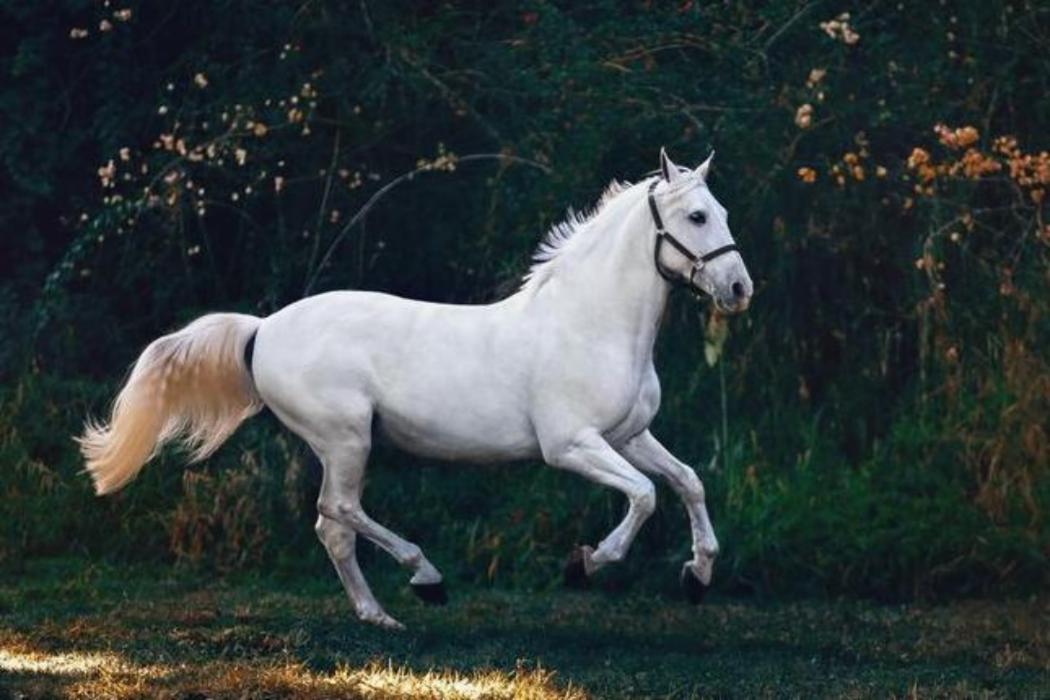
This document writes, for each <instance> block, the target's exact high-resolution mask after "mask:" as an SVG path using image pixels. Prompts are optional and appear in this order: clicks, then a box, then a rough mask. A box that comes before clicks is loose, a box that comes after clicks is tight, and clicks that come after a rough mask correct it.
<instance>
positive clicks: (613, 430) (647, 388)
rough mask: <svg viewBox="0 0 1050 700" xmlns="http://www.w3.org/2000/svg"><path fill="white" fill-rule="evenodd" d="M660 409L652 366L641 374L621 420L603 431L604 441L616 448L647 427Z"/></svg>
mask: <svg viewBox="0 0 1050 700" xmlns="http://www.w3.org/2000/svg"><path fill="white" fill-rule="evenodd" d="M659 408H660V381H659V379H657V377H656V372H655V370H653V368H652V366H651V365H650V367H649V368H648V369H647V371H646V372H645V373H644V374H643V376H642V378H641V381H640V382H639V383H638V386H637V390H636V391H635V392H634V397H633V400H632V401H631V402H630V404H629V406H628V407H627V408H626V410H625V411H624V412H623V414H622V418H620V420H618V421H616V422H615V423H613V424H612V425H610V426H609V427H608V428H606V429H605V430H604V431H603V434H604V436H605V438H606V440H608V441H609V443H610V444H612V445H614V446H618V445H620V444H622V443H624V442H626V441H627V440H629V439H631V438H632V437H634V436H635V435H637V434H638V433H640V432H642V431H643V430H645V429H646V428H648V427H649V424H650V423H652V421H653V418H654V417H655V416H656V412H657V411H658V410H659Z"/></svg>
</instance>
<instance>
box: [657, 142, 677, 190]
mask: <svg viewBox="0 0 1050 700" xmlns="http://www.w3.org/2000/svg"><path fill="white" fill-rule="evenodd" d="M660 175H661V176H662V177H663V179H665V180H667V181H668V182H674V181H675V180H677V179H678V178H679V177H680V176H681V173H679V172H678V166H677V165H675V164H674V163H672V162H671V157H670V156H668V155H667V149H666V148H661V149H660Z"/></svg>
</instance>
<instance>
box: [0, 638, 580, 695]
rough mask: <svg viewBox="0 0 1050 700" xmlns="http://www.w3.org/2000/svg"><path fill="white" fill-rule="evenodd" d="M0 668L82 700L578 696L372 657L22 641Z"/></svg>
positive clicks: (25, 684) (539, 679) (509, 678)
mask: <svg viewBox="0 0 1050 700" xmlns="http://www.w3.org/2000/svg"><path fill="white" fill-rule="evenodd" d="M0 673H2V674H3V675H4V676H7V677H12V676H14V677H20V682H19V683H18V687H19V693H20V694H22V696H23V697H27V698H31V697H37V696H38V695H47V696H51V695H53V694H57V695H58V696H59V697H65V698H71V699H77V700H80V699H83V700H95V699H96V698H111V699H113V700H133V699H139V698H186V697H200V698H209V699H214V700H221V699H223V698H246V697H250V698H301V699H302V700H314V699H317V700H321V699H322V698H335V697H338V698H367V699H369V700H387V699H393V698H413V699H415V698H419V699H423V698H442V699H450V700H489V699H491V700H502V699H503V698H507V699H508V700H509V699H514V700H583V699H584V698H586V697H587V695H586V694H585V693H583V692H582V691H580V690H578V689H574V688H571V687H567V688H559V687H558V686H557V685H555V683H554V682H553V678H554V674H553V673H552V672H550V671H546V670H543V669H526V668H519V669H517V670H515V671H511V672H504V671H497V670H477V671H471V672H470V673H458V672H454V671H447V670H431V671H424V672H417V671H413V670H411V669H408V668H405V667H396V666H393V665H389V664H388V665H383V664H380V663H378V662H372V663H369V664H366V665H365V666H363V667H361V668H352V667H350V666H340V667H339V668H337V669H336V670H335V671H332V672H330V673H322V672H317V671H311V670H310V669H308V668H307V667H306V666H305V664H302V663H289V662H276V663H275V662H272V661H261V662H255V663H253V662H247V661H243V660H235V661H214V662H209V663H205V664H185V663H182V664H177V665H143V664H135V663H132V662H130V661H128V660H127V659H125V658H123V657H122V656H120V655H118V654H114V653H108V652H107V653H92V652H85V653H79V652H60V653H48V652H41V651H35V650H33V649H31V648H29V647H28V646H27V645H26V644H25V643H24V642H23V643H19V642H5V643H4V644H3V646H0Z"/></svg>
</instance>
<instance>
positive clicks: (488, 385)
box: [79, 151, 753, 628]
mask: <svg viewBox="0 0 1050 700" xmlns="http://www.w3.org/2000/svg"><path fill="white" fill-rule="evenodd" d="M710 164H711V158H710V157H709V158H708V159H707V160H706V161H704V163H703V164H701V165H700V166H699V167H698V168H696V169H695V170H690V169H684V168H679V167H678V166H676V165H675V164H674V163H672V162H671V160H670V158H668V156H667V154H666V153H665V152H664V151H661V153H660V170H659V172H658V174H656V175H654V176H652V177H649V178H646V179H645V180H643V181H642V182H640V183H638V184H634V185H629V184H621V183H618V182H613V183H612V184H611V185H610V186H609V187H608V188H607V189H606V191H605V193H604V194H603V196H602V197H601V199H600V201H599V202H598V204H597V205H596V206H595V207H594V209H593V211H591V212H590V213H589V214H586V215H581V214H575V213H572V212H571V211H570V213H569V216H568V218H567V219H566V220H565V221H564V222H563V223H560V224H558V225H556V226H554V227H553V228H552V229H551V230H550V232H549V233H548V234H547V236H546V237H545V238H544V240H543V242H542V243H541V244H540V246H539V248H538V250H537V252H536V254H535V259H534V264H533V265H532V267H531V268H530V269H529V271H528V274H527V275H526V276H525V279H524V282H523V283H522V285H521V287H520V289H519V290H518V291H517V292H516V293H515V294H512V295H511V296H509V297H507V298H505V299H503V300H501V301H498V302H496V303H493V304H487V305H478V306H459V305H448V304H433V303H424V302H419V301H412V300H408V299H402V298H398V297H395V296H390V295H387V294H378V293H373V292H359V291H340V292H329V293H327V294H319V295H317V296H312V297H308V298H305V299H302V300H300V301H298V302H295V303H294V304H291V305H289V306H287V307H285V308H283V309H281V310H280V311H278V312H276V313H274V314H273V315H271V316H268V317H266V318H257V317H255V316H249V315H244V314H221V313H220V314H209V315H206V316H203V317H201V318H199V319H197V320H196V321H194V322H192V323H190V324H189V325H188V326H186V327H185V328H182V329H181V330H178V331H176V332H174V333H171V334H170V335H166V336H164V337H162V338H159V339H157V340H155V341H154V342H153V343H151V344H150V345H149V346H148V347H147V348H146V349H145V351H143V353H142V355H141V356H140V357H139V358H138V360H137V362H136V363H135V365H134V368H133V369H132V371H131V375H130V377H129V378H128V381H127V383H126V384H125V386H124V387H123V389H122V390H121V391H120V393H119V395H118V396H117V399H116V401H115V403H114V406H113V409H112V414H111V416H110V418H109V421H108V423H106V424H104V425H98V424H95V423H92V422H90V421H89V422H88V424H87V426H86V428H85V431H84V434H83V435H82V436H81V437H80V438H79V442H80V445H81V450H82V452H83V455H84V457H85V460H86V463H87V471H88V472H89V473H90V475H91V477H92V479H93V480H94V485H95V490H96V492H97V493H99V494H106V493H110V492H113V491H115V490H117V489H119V488H121V487H122V486H124V485H125V484H126V483H128V482H129V481H130V480H131V479H133V478H134V477H135V475H136V474H137V473H138V471H139V470H140V469H141V468H142V466H143V465H144V464H145V462H146V461H148V460H149V459H150V457H152V456H153V455H154V454H155V452H156V451H157V449H159V447H160V446H161V445H163V444H164V443H165V442H167V441H169V440H178V441H180V442H182V443H183V444H184V445H186V446H188V447H189V448H190V449H191V450H192V457H193V459H203V458H205V457H207V456H208V455H210V454H211V453H212V452H213V451H214V450H215V449H217V448H218V447H219V445H220V444H221V443H222V442H223V441H224V440H225V439H226V438H227V437H228V436H229V435H230V434H231V433H232V432H233V431H234V430H235V429H236V428H237V426H238V425H239V424H240V423H241V422H242V421H243V420H245V419H246V418H248V417H250V416H252V415H253V414H255V413H256V412H258V411H259V410H260V409H261V408H262V407H263V406H266V407H268V408H270V409H271V410H272V411H273V413H274V414H275V415H276V416H277V417H278V419H280V421H281V422H282V423H284V425H286V426H287V427H288V428H289V429H290V430H292V431H293V432H294V433H296V434H297V435H299V436H300V437H302V438H303V439H304V440H305V441H306V442H307V443H308V444H309V445H310V447H311V448H312V449H313V450H314V452H315V453H316V454H317V456H318V457H319V459H320V461H321V463H322V465H323V467H324V478H323V480H322V484H321V489H320V494H319V497H318V501H317V510H318V519H317V526H316V529H317V534H318V536H319V537H320V539H321V542H322V543H324V546H325V549H326V550H327V552H328V555H329V557H330V558H331V560H332V563H333V564H334V565H335V568H336V571H337V572H338V574H339V578H340V580H341V581H342V583H343V586H344V587H345V588H346V592H347V595H348V596H349V598H350V601H351V603H352V604H353V607H354V610H355V612H356V613H357V615H358V617H359V618H361V619H362V620H365V621H367V622H372V623H375V624H379V625H383V626H386V627H392V628H397V627H400V626H401V624H400V623H399V622H397V620H395V619H394V618H392V617H391V616H390V615H388V614H387V613H386V612H385V611H384V610H383V608H382V606H380V604H379V602H378V601H377V600H376V599H375V597H374V596H373V594H372V592H371V590H370V589H369V587H368V583H367V582H366V581H365V578H364V576H363V574H362V572H361V569H360V567H359V566H358V562H357V557H356V540H357V537H358V536H359V535H360V536H362V537H366V538H368V539H370V540H372V541H373V542H374V543H376V544H377V545H379V547H381V548H382V549H384V550H386V551H387V552H389V553H390V555H391V556H393V557H394V559H396V560H397V561H398V562H399V563H400V564H402V565H404V566H405V567H407V568H408V569H410V570H411V572H412V577H411V581H410V582H411V584H412V586H413V587H414V589H415V590H416V592H417V593H418V594H419V595H420V597H422V598H423V599H424V600H427V601H429V602H443V601H444V600H445V593H444V588H443V587H442V577H441V573H440V572H439V571H438V570H437V568H435V567H434V565H433V564H432V563H431V562H430V561H429V560H428V559H427V558H426V557H425V556H424V554H423V552H422V550H421V549H420V548H419V547H418V546H417V545H415V544H413V543H412V542H409V541H407V540H405V539H404V538H402V537H400V536H398V535H397V534H395V533H393V532H391V531H390V530H389V529H387V528H386V527H384V526H382V525H381V524H379V523H377V522H376V521H375V520H373V519H372V518H371V517H369V515H368V513H366V512H365V510H364V508H363V507H362V505H361V492H362V485H363V479H364V473H365V466H366V463H367V461H368V455H369V451H370V448H371V444H372V428H373V425H374V424H378V425H379V426H380V429H381V430H383V431H384V432H385V433H386V434H387V435H389V437H390V439H391V440H393V442H394V443H396V444H397V445H399V446H400V447H402V448H403V449H405V450H407V451H409V452H412V453H415V454H418V455H422V456H427V457H437V458H442V459H448V460H464V461H499V460H512V459H535V458H542V459H543V461H544V462H546V463H547V464H549V465H550V466H552V467H556V468H559V469H564V470H567V471H570V472H575V473H577V474H580V475H581V476H584V477H586V478H588V479H590V480H592V481H594V482H597V483H599V484H603V485H606V486H609V487H612V488H614V489H616V490H618V491H620V492H622V493H623V494H624V495H625V496H626V497H627V500H628V504H629V506H628V509H627V513H626V515H625V517H624V518H623V520H622V522H620V524H619V525H617V527H616V528H615V529H614V530H613V531H612V532H611V533H609V535H608V536H607V537H605V539H603V540H602V541H601V542H600V543H598V545H597V546H596V547H594V548H592V547H580V548H578V549H577V550H576V551H575V552H573V553H572V555H571V556H570V559H569V563H568V565H567V568H566V572H565V574H566V579H567V581H568V582H574V581H575V582H580V581H583V580H586V578H587V577H589V576H591V575H592V574H593V573H594V572H595V571H597V570H599V569H600V568H602V567H603V566H605V565H607V564H609V563H612V562H617V561H620V560H621V559H622V558H623V557H624V556H625V555H626V553H627V550H628V548H629V547H630V545H631V542H632V540H633V539H634V537H635V535H636V533H637V532H638V529H639V528H640V527H641V526H642V523H643V522H644V521H645V520H646V518H648V517H649V515H650V514H651V513H652V512H653V509H654V507H655V503H656V491H655V488H654V487H653V483H652V482H651V481H650V480H649V477H648V476H646V475H647V474H649V475H652V474H656V475H659V476H662V477H663V478H665V479H667V481H668V483H669V484H670V486H671V488H672V489H673V490H674V491H675V493H676V494H677V495H678V496H679V497H680V498H681V499H682V501H683V503H684V504H685V507H686V509H687V511H688V513H689V521H690V527H691V530H692V552H693V557H692V559H690V560H689V561H687V562H686V563H685V564H684V566H683V569H682V578H683V583H684V584H685V586H686V591H687V593H688V594H689V595H690V597H691V598H693V599H696V600H698V599H699V597H700V595H701V594H702V592H703V590H704V589H705V587H706V586H707V585H709V583H710V581H711V574H712V566H713V563H714V559H715V556H716V555H717V553H718V541H717V540H716V538H715V533H714V530H713V529H712V526H711V521H710V519H709V517H708V514H707V508H706V506H705V501H704V488H703V485H702V484H701V482H700V479H699V477H697V475H696V472H695V471H693V469H692V468H690V467H689V466H687V465H686V464H685V463H683V462H682V461H680V460H679V459H677V458H676V457H675V456H674V455H672V454H671V453H670V452H668V451H667V449H665V448H664V447H663V445H661V444H660V443H659V442H658V441H657V439H656V438H655V437H653V435H652V433H650V432H649V425H650V423H651V422H652V420H653V417H654V416H655V415H656V412H657V410H658V408H659V406H660V382H659V380H658V378H657V375H656V370H655V368H654V366H653V344H654V342H655V340H656V335H657V332H658V330H659V327H660V320H661V317H662V316H663V311H664V307H665V305H666V303H667V297H668V294H669V292H670V291H671V289H672V288H673V286H675V285H676V284H681V285H684V286H687V287H689V288H691V289H693V290H694V291H697V292H703V293H705V294H707V295H709V296H710V297H711V298H712V299H713V301H714V304H715V305H716V307H718V308H719V309H720V310H721V311H723V312H726V313H735V312H739V311H743V310H744V309H746V308H747V306H748V303H749V301H750V298H751V294H752V289H753V287H752V283H751V278H750V277H749V276H748V273H747V270H746V268H745V266H744V262H743V259H742V258H741V256H740V253H739V252H738V251H737V248H736V245H735V244H734V242H733V238H732V236H731V235H730V232H729V226H728V223H727V220H726V210H725V209H724V208H723V207H722V205H721V204H719V203H718V200H716V199H715V197H714V195H713V194H712V193H711V190H710V189H709V188H708V186H707V183H706V179H707V173H708V168H709V167H710ZM376 418H379V419H380V420H379V421H376V420H375V419H376Z"/></svg>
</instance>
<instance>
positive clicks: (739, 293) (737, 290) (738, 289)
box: [733, 282, 747, 299]
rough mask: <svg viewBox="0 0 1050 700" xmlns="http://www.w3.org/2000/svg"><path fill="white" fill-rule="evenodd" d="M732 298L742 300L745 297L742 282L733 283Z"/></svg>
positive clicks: (745, 293)
mask: <svg viewBox="0 0 1050 700" xmlns="http://www.w3.org/2000/svg"><path fill="white" fill-rule="evenodd" d="M733 296H734V297H736V298H737V299H743V298H744V297H745V296H747V292H746V291H745V290H744V284H743V283H742V282H733Z"/></svg>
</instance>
